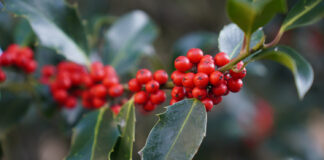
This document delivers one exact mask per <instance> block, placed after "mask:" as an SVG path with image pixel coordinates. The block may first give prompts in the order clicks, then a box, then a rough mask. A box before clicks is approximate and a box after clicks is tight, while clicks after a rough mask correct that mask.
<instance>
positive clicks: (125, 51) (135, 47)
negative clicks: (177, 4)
mask: <svg viewBox="0 0 324 160" xmlns="http://www.w3.org/2000/svg"><path fill="white" fill-rule="evenodd" d="M156 36H157V27H156V25H155V24H154V23H153V21H152V20H151V19H150V18H149V17H148V16H147V14H146V13H144V12H143V11H133V12H131V13H128V14H126V15H124V16H122V17H121V18H119V19H118V21H116V22H115V23H114V24H113V25H112V26H111V27H110V28H109V30H108V31H107V32H106V33H105V36H104V38H105V47H106V48H105V53H104V55H103V60H104V62H105V63H106V64H110V65H112V66H114V67H115V68H116V70H117V71H118V73H119V74H123V73H124V72H126V71H129V68H130V67H134V65H135V64H136V63H137V62H138V60H139V58H140V57H141V55H142V54H143V53H145V52H146V49H148V48H149V46H151V45H152V42H153V40H154V39H155V38H156ZM126 64H127V65H126Z"/></svg>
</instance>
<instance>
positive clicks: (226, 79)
mask: <svg viewBox="0 0 324 160" xmlns="http://www.w3.org/2000/svg"><path fill="white" fill-rule="evenodd" d="M231 78H232V77H231V74H229V73H226V74H224V80H225V81H226V82H227V81H228V80H229V79H231Z"/></svg>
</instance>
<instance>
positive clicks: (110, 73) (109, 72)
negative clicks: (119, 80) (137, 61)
mask: <svg viewBox="0 0 324 160" xmlns="http://www.w3.org/2000/svg"><path fill="white" fill-rule="evenodd" d="M103 70H104V72H105V76H106V77H117V73H116V70H115V68H114V67H112V66H110V65H107V66H105V67H104V68H103Z"/></svg>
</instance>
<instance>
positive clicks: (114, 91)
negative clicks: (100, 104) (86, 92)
mask: <svg viewBox="0 0 324 160" xmlns="http://www.w3.org/2000/svg"><path fill="white" fill-rule="evenodd" d="M123 92H124V88H123V85H121V84H115V85H113V86H111V87H110V88H109V89H108V94H109V96H110V97H119V96H121V95H122V94H123Z"/></svg>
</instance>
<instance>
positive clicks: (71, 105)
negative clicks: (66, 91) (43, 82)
mask: <svg viewBox="0 0 324 160" xmlns="http://www.w3.org/2000/svg"><path fill="white" fill-rule="evenodd" d="M76 105H77V99H76V97H73V96H69V97H68V98H67V99H66V100H65V102H64V106H65V107H66V108H68V109H72V108H74V107H75V106H76Z"/></svg>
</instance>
